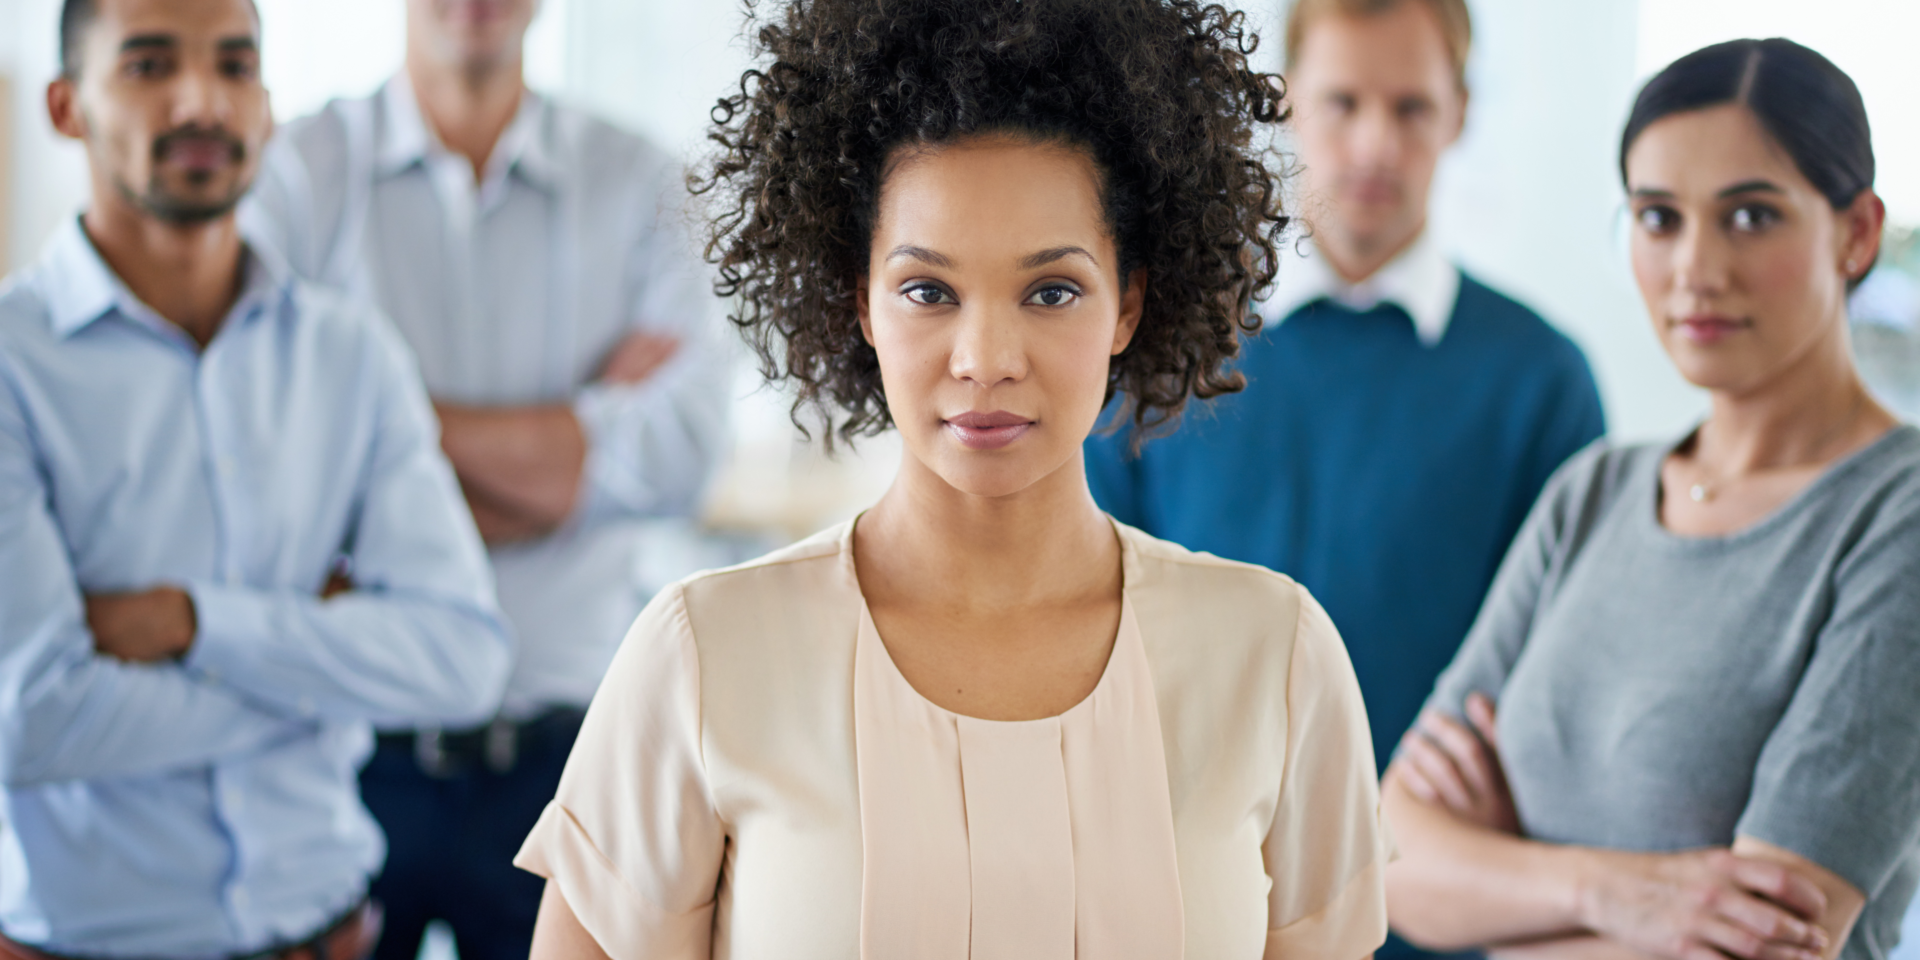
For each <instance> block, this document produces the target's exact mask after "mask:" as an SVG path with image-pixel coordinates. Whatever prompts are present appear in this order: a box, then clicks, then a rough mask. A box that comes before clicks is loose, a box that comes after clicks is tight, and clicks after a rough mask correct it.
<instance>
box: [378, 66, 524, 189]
mask: <svg viewBox="0 0 1920 960" xmlns="http://www.w3.org/2000/svg"><path fill="white" fill-rule="evenodd" d="M377 97H378V98H379V101H380V128H379V132H378V136H379V140H378V143H379V147H378V153H377V157H378V172H379V175H380V176H383V177H389V176H392V175H394V174H396V173H399V172H401V171H402V170H405V169H407V168H408V167H411V166H413V165H414V164H417V163H424V162H426V160H427V158H428V157H429V156H433V155H443V154H446V153H448V152H449V151H448V150H447V148H446V146H445V145H444V144H442V143H441V142H440V137H439V136H438V135H437V134H435V133H434V132H433V130H432V129H430V128H429V127H428V126H427V120H426V117H425V116H423V115H422V114H421V113H420V100H419V98H418V97H416V96H414V92H413V81H412V80H409V79H408V78H407V74H406V71H404V70H403V71H401V72H400V73H397V74H395V75H394V76H393V78H392V79H390V80H388V81H387V82H386V84H385V85H383V86H382V87H381V88H380V92H379V94H377ZM546 113H547V102H546V99H545V98H544V97H541V96H540V95H539V94H536V93H534V92H533V91H531V90H529V91H527V92H526V93H524V94H522V95H521V97H520V109H519V111H518V112H516V113H515V114H514V115H513V120H512V122H510V123H508V124H507V129H506V130H504V131H502V132H501V134H500V142H499V144H497V145H496V146H495V147H494V151H493V156H491V157H489V158H488V159H487V176H486V179H487V180H489V181H492V180H495V179H498V178H499V177H503V176H505V175H506V173H507V172H508V171H512V172H515V173H518V174H520V175H521V176H522V177H524V178H526V179H527V180H528V181H529V182H531V183H533V184H535V185H537V186H542V187H551V186H552V185H553V184H554V182H555V180H556V164H555V163H554V158H553V151H552V149H551V146H550V145H549V144H548V143H547V142H546V140H545V138H544V137H541V136H540V132H541V131H542V130H544V129H546V127H547V117H546Z"/></svg>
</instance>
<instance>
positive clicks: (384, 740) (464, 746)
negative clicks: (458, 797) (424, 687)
mask: <svg viewBox="0 0 1920 960" xmlns="http://www.w3.org/2000/svg"><path fill="white" fill-rule="evenodd" d="M586 716H587V712H586V711H585V710H581V709H578V708H575V707H556V708H554V709H552V710H548V711H547V712H545V713H542V714H540V715H539V716H536V717H533V718H532V719H529V720H522V721H518V722H516V721H513V720H508V719H506V718H504V717H502V718H496V719H495V720H494V721H493V722H492V723H489V724H487V725H485V726H480V727H472V728H470V729H466V730H442V729H439V728H437V727H423V728H421V729H419V730H410V731H407V732H405V733H383V734H380V735H379V738H378V741H379V746H380V748H381V749H383V750H404V751H406V752H408V753H410V754H412V755H413V761H414V763H415V764H417V765H419V767H420V772H422V773H424V774H426V775H427V776H429V777H436V778H440V779H446V778H451V777H457V776H460V775H462V774H466V773H471V772H473V771H474V770H477V769H485V770H487V771H489V772H492V773H496V774H500V773H511V772H512V771H513V768H514V767H516V766H519V764H520V761H521V759H522V758H533V757H539V756H544V755H546V754H548V753H550V752H553V751H556V750H559V751H566V750H571V749H572V748H573V740H574V738H575V737H576V736H578V735H579V733H580V721H582V720H584V719H586Z"/></svg>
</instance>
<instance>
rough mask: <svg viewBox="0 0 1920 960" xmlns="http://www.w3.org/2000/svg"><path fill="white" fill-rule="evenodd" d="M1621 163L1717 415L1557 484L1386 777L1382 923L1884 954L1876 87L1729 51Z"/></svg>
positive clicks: (1917, 656) (1903, 783)
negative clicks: (1865, 339) (1866, 321)
mask: <svg viewBox="0 0 1920 960" xmlns="http://www.w3.org/2000/svg"><path fill="white" fill-rule="evenodd" d="M1621 172H1622V175H1623V177H1624V178H1625V181H1626V186H1627V191H1628V194H1629V202H1630V206H1631V210H1632V213H1633V221H1634V227H1633V234H1632V258H1633V268H1634V274H1635V277H1636V279H1637V281H1638V283H1639V285H1640V289H1641V293H1642V295H1643V296H1644V297H1645V300H1646V304H1647V310H1648V313H1649V314H1650V316H1651V318H1652V320H1653V325H1654V330H1655V332H1656V334H1657V335H1658V336H1659V338H1660V341H1661V344H1662V345H1663V346H1664V347H1665V349H1666V350H1667V352H1668V354H1669V356H1670V357H1671V358H1672V360H1673V362H1674V364H1675V365H1676V366H1677V367H1678V368H1679V370H1680V372H1681V373H1682V374H1683V375H1685V376H1686V377H1687V379H1688V380H1690V381H1692V382H1693V383H1695V384H1698V385H1699V386H1701V387H1704V388H1706V389H1707V390H1708V391H1710V392H1711V394H1712V412H1711V414H1710V416H1709V418H1708V419H1707V420H1706V421H1705V422H1704V423H1702V424H1701V425H1700V426H1699V427H1698V428H1697V429H1696V430H1694V431H1693V432H1692V433H1690V434H1688V435H1687V436H1686V437H1684V438H1682V439H1680V440H1679V441H1678V442H1675V443H1665V444H1658V445H1649V446H1637V447H1609V446H1606V445H1605V444H1604V443H1603V444H1599V445H1596V446H1595V447H1594V448H1591V449H1589V450H1588V451H1586V452H1585V453H1583V454H1581V455H1579V456H1577V457H1575V458H1574V459H1573V460H1571V461H1569V462H1568V463H1567V465H1566V466H1565V467H1563V468H1562V469H1561V470H1560V472H1559V473H1558V474H1557V475H1556V476H1555V478H1554V479H1553V481H1552V482H1550V483H1549V484H1548V486H1547V489H1546V491H1545V492H1544V493H1543V494H1542V496H1541V499H1540V502H1539V503H1538V504H1537V505H1536V506H1535V508H1534V510H1533V513H1532V515H1531V517H1530V518H1529V519H1528V521H1527V523H1526V525H1525V526H1524V527H1523V529H1522V530H1521V532H1520V534H1519V536H1518V537H1517V539H1516V540H1515V542H1514V544H1513V546H1512V548H1511V550H1510V552H1509V554H1508V556H1507V558H1506V561H1505V563H1504V565H1503V567H1502V569H1501V571H1500V574H1499V576H1498V578H1497V579H1496V580H1495V583H1494V586H1493V590H1492V592H1491V594H1490V595H1489V597H1488V599H1487V602H1486V605H1485V607H1484V608H1483V609H1482V610H1481V613H1480V617H1479V619H1478V621H1477V622H1476V623H1475V625H1474V627H1473V630H1472V632H1471V633H1470V634H1469V636H1468V638H1467V641H1466V643H1465V645H1464V646H1463V647H1462V649H1461V651H1460V654H1459V656H1458V657H1457V658H1456V659H1455V661H1454V663H1453V665H1452V666H1451V667H1450V668H1449V669H1448V670H1447V672H1446V673H1445V674H1444V675H1443V676H1442V677H1441V678H1440V681H1439V683H1438V684H1437V687H1436V689H1435V692H1434V694H1433V697H1432V699H1431V700H1430V701H1429V703H1428V710H1427V711H1426V713H1425V714H1424V715H1423V716H1422V718H1421V720H1420V722H1419V724H1418V725H1417V726H1416V727H1415V729H1414V730H1413V731H1411V732H1410V733H1409V734H1408V735H1407V737H1406V739H1405V740H1403V741H1402V748H1401V751H1400V753H1399V755H1398V756H1397V758H1396V759H1395V761H1394V763H1393V765H1392V767H1391V769H1389V771H1388V773H1387V777H1386V782H1385V790H1384V792H1383V803H1384V806H1385V810H1386V813H1387V816H1388V818H1389V820H1390V821H1391V823H1392V826H1393V829H1394V831H1395V833H1396V835H1397V837H1398V839H1399V843H1400V849H1401V854H1402V857H1401V859H1400V861H1399V862H1397V863H1396V864H1395V865H1394V866H1392V867H1391V868H1389V870H1388V902H1389V916H1390V918H1391V921H1392V923H1393V926H1394V927H1395V928H1396V929H1397V930H1398V931H1399V932H1400V933H1401V934H1402V935H1403V936H1405V937H1407V938H1408V939H1410V940H1413V941H1414V942H1416V943H1419V944H1422V945H1426V946H1429V947H1433V948H1440V949H1465V948H1470V947H1471V948H1480V949H1485V950H1488V951H1489V952H1491V953H1493V954H1495V955H1496V956H1512V957H1521V956H1536V957H1562V958H1573V957H1582V958H1585V957H1591V958H1626V957H1647V956H1654V957H1668V958H1674V960H1696V958H1698V960H1726V958H1727V957H1729V956H1731V957H1736V958H1741V960H1814V958H1817V957H1825V958H1832V957H1836V956H1839V957H1846V958H1849V960H1867V958H1874V960H1879V958H1883V957H1885V956H1886V954H1887V952H1888V950H1889V949H1890V948H1891V947H1892V945H1893V942H1894V941H1895V940H1896V939H1897V937H1898V932H1899V925H1900V916H1901V913H1902V911H1903V910H1904V908H1905V907H1906V904H1907V902H1908V900H1909V899H1910V898H1911V897H1912V895H1913V892H1914V887H1915V883H1916V880H1920V694H1917V693H1916V691H1920V431H1916V430H1915V428H1913V427H1911V426H1901V425H1899V424H1898V422H1897V420H1896V419H1895V418H1894V417H1893V416H1892V415H1890V414H1889V413H1888V412H1887V411H1886V410H1884V409H1882V408H1881V407H1880V406H1879V405H1878V404H1876V403H1875V402H1874V401H1873V400H1872V398H1871V397H1870V396H1869V395H1868V393H1867V391H1866V389H1865V388H1864V387H1863V386H1862V384H1861V381H1860V378H1859V376H1858V374H1857V373H1856V372H1855V370H1854V367H1853V363H1852V360H1851V356H1850V351H1849V344H1848V340H1847V326H1846V320H1847V317H1846V309H1845V303H1846V296H1847V292H1848V290H1849V289H1850V288H1851V287H1852V286H1853V285H1854V284H1857V283H1858V282H1859V280H1860V278H1861V277H1862V276H1864V275H1865V273H1866V272H1867V271H1868V270H1869V269H1871V268H1872V265H1873V262H1874V259H1875V257H1876V255H1877V253H1878V249H1879V238H1880V233H1881V228H1882V224H1883V222H1884V219H1885V208H1884V206H1883V205H1882V204H1881V202H1880V200H1879V198H1878V197H1876V196H1875V195H1874V192H1873V189H1872V188H1873V154H1872V148H1871V144H1870V139H1869V133H1868V127H1867V119H1866V113H1865V110H1864V108H1863V106H1862V104H1861V100H1860V94H1859V92H1858V90H1857V89H1855V87H1854V85H1853V83H1852V81H1851V80H1849V79H1848V78H1847V77H1846V75H1845V74H1843V73H1841V72H1840V71H1839V70H1838V69H1837V68H1835V67H1834V66H1833V65H1832V64H1831V63H1829V62H1827V61H1826V60H1825V59H1824V58H1822V57H1821V56H1820V55H1819V54H1816V53H1814V52H1813V51H1811V50H1808V49H1806V48H1804V47H1801V46H1798V45H1797V44H1793V43H1790V42H1788V41H1785V40H1766V41H1752V40H1742V41H1736V42H1733V43H1728V44H1721V45H1718V46H1714V47H1709V48H1706V49H1704V50H1700V51H1698V52H1696V53H1693V54H1691V55H1689V56H1687V57H1685V58H1683V59H1681V60H1680V61H1678V62H1676V63H1674V64H1673V65H1672V66H1670V67H1668V68H1667V69H1666V70H1665V71H1664V72H1662V73H1661V74H1660V75H1659V76H1657V77H1655V78H1654V79H1653V80H1652V81H1651V82H1649V83H1648V85H1647V87H1646V88H1645V89H1644V90H1643V91H1642V92H1641V94H1640V97H1639V100H1638V102H1637V103H1636V104H1635V107H1634V112H1633V115H1632V118H1631V119H1630V120H1629V122H1628V126H1627V130H1626V133H1625V135H1624V137H1623V138H1622V144H1621Z"/></svg>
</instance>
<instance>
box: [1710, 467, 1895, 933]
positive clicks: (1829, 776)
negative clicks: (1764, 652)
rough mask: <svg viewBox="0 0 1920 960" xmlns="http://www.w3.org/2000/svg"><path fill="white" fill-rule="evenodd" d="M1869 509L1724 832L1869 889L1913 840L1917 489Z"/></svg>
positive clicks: (1879, 885)
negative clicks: (1744, 796)
mask: <svg viewBox="0 0 1920 960" xmlns="http://www.w3.org/2000/svg"><path fill="white" fill-rule="evenodd" d="M1879 512H1880V519H1879V520H1878V521H1877V522H1876V523H1874V524H1873V525H1872V526H1871V527H1870V528H1869V529H1868V530H1867V531H1866V533H1865V535H1864V536H1862V537H1861V538H1860V540H1859V541H1858V542H1857V543H1856V544H1854V546H1853V548H1852V549H1851V551H1850V552H1849V555H1848V556H1847V558H1846V559H1844V560H1842V561H1841V562H1840V563H1839V564H1838V565H1837V567H1836V569H1835V572H1834V577H1833V580H1834V583H1833V594H1832V607H1831V610H1830V612H1829V613H1828V616H1827V621H1826V623H1825V624H1824V625H1823V626H1822V627H1821V628H1820V631H1819V633H1818V634H1817V635H1816V636H1815V638H1814V642H1813V651H1812V655H1811V656H1810V657H1809V659H1808V660H1807V664H1806V668H1805V671H1804V672H1803V673H1802V674H1801V677H1800V683H1799V686H1798V687H1797V688H1796V689H1795V690H1794V694H1793V699H1792V700H1791V701H1790V702H1789V703H1788V704H1787V709H1786V713H1785V714H1783V715H1782V716H1781V718H1780V721H1779V723H1778V724H1776V725H1775V726H1774V729H1773V732H1772V733H1771V734H1769V735H1768V737H1767V742H1766V745H1765V747H1763V748H1762V749H1761V752H1760V761H1759V764H1758V765H1757V767H1756V768H1755V770H1754V776H1753V792H1752V794H1751V795H1750V797H1749V799H1748V802H1747V808H1746V810H1745V811H1744V812H1743V813H1742V815H1741V817H1740V823H1739V824H1738V825H1737V826H1736V827H1735V831H1734V832H1735V833H1736V834H1739V835H1742V836H1749V837H1753V838H1754V839H1757V840H1764V841H1766V842H1768V843H1771V844H1773V845H1775V846H1778V847H1783V848H1785V849H1787V850H1791V851H1793V852H1794V853H1797V854H1799V855H1801V856H1803V857H1806V858H1807V859H1809V860H1812V861H1813V862H1814V863H1817V864H1819V865H1821V866H1823V867H1825V868H1827V869H1828V870H1831V871H1833V872H1834V873H1837V874H1839V875H1840V876H1841V877H1842V878H1844V879H1845V880H1846V881H1847V882H1848V883H1851V884H1853V885H1854V886H1855V887H1857V888H1858V889H1859V890H1860V891H1861V892H1863V893H1865V894H1867V896H1869V897H1872V896H1875V895H1877V893H1878V892H1879V891H1881V890H1883V889H1885V888H1886V884H1887V881H1888V879H1889V878H1890V877H1892V876H1893V874H1894V873H1895V871H1896V870H1897V869H1898V868H1899V867H1900V865H1901V864H1902V863H1903V862H1904V861H1906V860H1907V858H1909V857H1911V856H1913V854H1914V851H1915V850H1916V849H1920V709H1915V705H1914V691H1915V690H1916V689H1920V590H1916V589H1915V586H1914V585H1915V584H1916V583H1920V494H1915V493H1909V494H1907V495H1905V496H1898V497H1893V498H1889V502H1885V503H1883V504H1882V505H1881V506H1880V508H1879Z"/></svg>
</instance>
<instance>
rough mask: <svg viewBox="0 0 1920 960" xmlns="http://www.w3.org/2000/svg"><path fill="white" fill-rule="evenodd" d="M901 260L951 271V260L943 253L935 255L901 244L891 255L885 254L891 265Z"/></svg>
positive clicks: (920, 248)
mask: <svg viewBox="0 0 1920 960" xmlns="http://www.w3.org/2000/svg"><path fill="white" fill-rule="evenodd" d="M903 259H904V260H918V261H920V262H922V263H927V264H931V265H933V266H936V267H944V268H946V269H948V270H951V269H953V258H951V257H949V256H947V255H946V254H943V253H936V252H934V251H932V250H928V249H927V248H926V247H916V246H913V245H911V244H901V245H900V246H897V247H894V248H893V252H892V253H889V254H887V262H888V263H892V262H893V261H895V260H903Z"/></svg>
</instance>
